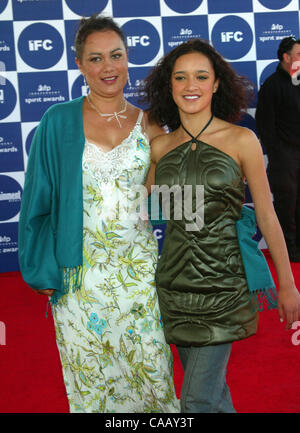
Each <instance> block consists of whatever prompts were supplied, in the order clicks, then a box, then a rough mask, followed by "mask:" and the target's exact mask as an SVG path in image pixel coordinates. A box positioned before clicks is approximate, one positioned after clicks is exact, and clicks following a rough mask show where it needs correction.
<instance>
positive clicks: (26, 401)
mask: <svg viewBox="0 0 300 433" xmlns="http://www.w3.org/2000/svg"><path fill="white" fill-rule="evenodd" d="M292 267H293V272H294V275H295V279H296V282H297V281H298V285H297V286H298V288H300V264H294V263H293V264H292ZM270 268H271V271H272V272H273V266H272V263H271V264H270ZM46 304H47V298H46V297H43V296H39V295H37V294H35V293H34V292H33V291H32V290H30V289H29V288H28V287H26V285H25V283H24V282H23V280H22V278H21V276H20V274H19V273H8V274H0V322H2V323H4V325H5V331H6V332H5V334H6V345H0V413H45V412H46V413H49V412H52V413H64V412H68V404H67V399H66V396H65V389H64V384H63V380H62V373H61V367H60V362H59V355H58V352H57V348H56V342H55V336H54V327H53V320H52V316H51V313H50V311H49V313H50V314H49V318H48V319H46V318H45V312H46ZM1 329H3V325H2V328H1ZM299 330H300V326H299V328H298V331H299ZM295 332H297V331H296V330H290V331H286V330H285V328H284V326H283V325H282V324H281V323H280V322H279V319H278V314H277V311H266V312H264V313H260V326H259V331H258V333H257V335H255V336H254V337H251V338H249V339H247V340H244V341H240V342H237V343H235V344H234V345H233V351H232V356H231V359H230V363H229V366H228V384H229V386H230V389H231V393H232V398H233V402H234V406H235V408H236V410H237V412H243V413H300V344H299V345H297V346H296V345H293V344H292V340H291V337H292V335H293V333H295ZM297 339H298V341H299V343H300V335H299V336H298V338H297ZM1 342H2V344H3V336H2V338H0V343H1ZM172 349H173V353H174V369H175V385H176V390H177V394H178V397H179V396H180V389H181V383H182V375H183V373H182V368H181V365H180V362H179V360H178V356H177V353H176V350H175V349H174V347H173V348H172Z"/></svg>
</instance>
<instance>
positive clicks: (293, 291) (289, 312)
mask: <svg viewBox="0 0 300 433" xmlns="http://www.w3.org/2000/svg"><path fill="white" fill-rule="evenodd" d="M278 314H279V317H280V321H281V322H283V321H284V318H286V329H291V327H292V324H293V323H294V322H297V320H299V318H300V294H299V292H298V290H297V288H296V287H295V286H294V285H293V287H292V288H290V289H289V290H286V289H285V288H284V289H283V288H282V289H281V288H279V290H278Z"/></svg>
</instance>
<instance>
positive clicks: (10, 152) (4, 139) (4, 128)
mask: <svg viewBox="0 0 300 433" xmlns="http://www.w3.org/2000/svg"><path fill="white" fill-rule="evenodd" d="M23 170H24V161H23V147H22V134H21V123H20V122H11V123H0V172H1V173H5V172H14V171H23Z"/></svg>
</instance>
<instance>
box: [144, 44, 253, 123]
mask: <svg viewBox="0 0 300 433" xmlns="http://www.w3.org/2000/svg"><path fill="white" fill-rule="evenodd" d="M189 53H201V54H203V55H205V56H206V57H207V58H208V59H209V60H210V62H211V64H212V66H213V69H214V72H215V78H216V79H218V78H219V79H220V82H219V86H218V90H217V91H216V93H214V94H213V99H212V113H213V114H214V116H216V117H218V118H220V119H223V120H226V121H228V122H237V121H238V120H239V119H240V118H241V114H242V113H241V111H242V110H243V109H246V108H247V106H248V104H249V102H250V100H251V99H252V97H253V87H254V86H253V84H252V83H251V81H250V80H249V79H248V78H246V77H243V76H240V75H238V74H237V73H236V72H235V71H234V70H233V69H232V68H231V66H230V65H229V64H228V62H226V61H225V60H224V59H223V57H222V56H221V55H220V54H219V53H218V52H217V51H216V50H215V49H214V48H213V47H212V46H211V45H210V44H209V42H207V41H205V40H203V39H190V40H188V41H187V42H185V43H183V44H181V45H179V46H177V47H176V48H174V49H173V50H172V51H170V52H169V53H167V54H166V55H165V56H164V57H163V58H162V59H161V60H160V61H159V62H158V64H157V65H156V66H155V67H154V68H153V69H152V71H151V73H150V74H149V75H148V77H147V78H146V79H145V86H144V89H143V92H144V97H143V103H144V104H146V105H147V107H148V109H147V112H148V114H149V120H150V121H154V122H156V123H158V124H159V125H161V126H165V125H166V126H167V127H168V128H169V129H170V130H172V131H174V130H175V129H177V128H178V127H179V126H180V117H179V112H178V108H177V105H176V104H175V102H174V100H173V97H172V92H171V75H172V71H173V68H174V64H175V62H176V60H177V59H178V58H179V57H181V56H183V55H184V54H189Z"/></svg>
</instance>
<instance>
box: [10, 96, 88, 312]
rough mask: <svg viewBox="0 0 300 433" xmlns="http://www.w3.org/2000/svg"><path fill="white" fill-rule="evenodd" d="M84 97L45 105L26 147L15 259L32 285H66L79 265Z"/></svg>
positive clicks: (59, 290) (58, 289)
mask: <svg viewBox="0 0 300 433" xmlns="http://www.w3.org/2000/svg"><path fill="white" fill-rule="evenodd" d="M83 100H84V97H80V98H77V99H74V100H72V101H69V102H66V103H61V104H56V105H53V106H52V107H50V108H49V109H48V110H47V111H46V113H45V114H44V116H43V117H42V119H41V122H40V124H39V126H38V128H37V130H36V132H35V135H34V137H33V141H32V144H31V148H30V153H29V158H28V165H27V170H26V176H25V184H24V190H23V195H22V202H21V211H20V218H19V239H18V243H19V265H20V270H21V273H22V276H23V279H24V281H25V282H26V283H27V284H28V285H29V286H30V287H32V288H33V289H42V290H43V289H55V292H54V295H53V296H52V298H51V303H56V302H57V300H58V299H59V298H60V297H61V296H62V295H63V294H64V293H66V291H67V286H68V284H69V282H68V281H67V280H66V276H70V275H71V273H70V271H72V270H73V275H74V270H75V272H76V271H77V270H78V269H80V267H81V266H82V232H83V201H82V153H83V149H84V142H85V137H84V132H83V117H82V105H83Z"/></svg>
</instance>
